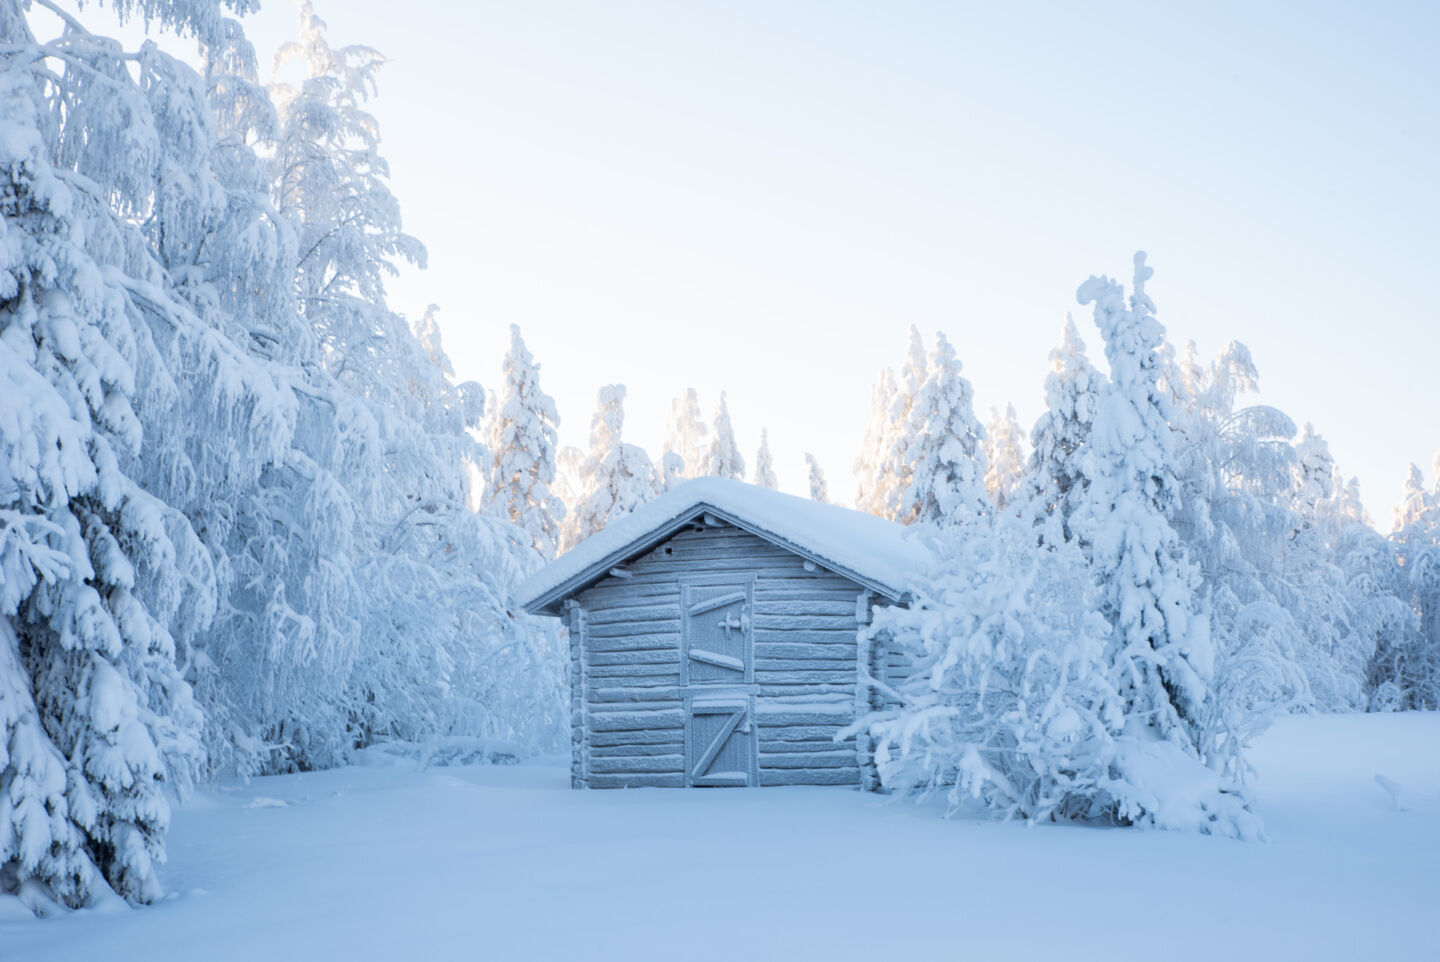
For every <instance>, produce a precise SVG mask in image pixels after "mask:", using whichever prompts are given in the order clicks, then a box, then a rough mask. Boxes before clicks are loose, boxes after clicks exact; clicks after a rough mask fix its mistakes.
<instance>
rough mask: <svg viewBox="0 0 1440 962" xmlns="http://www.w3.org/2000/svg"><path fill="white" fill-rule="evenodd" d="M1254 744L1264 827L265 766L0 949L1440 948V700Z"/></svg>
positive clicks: (704, 954) (18, 924)
mask: <svg viewBox="0 0 1440 962" xmlns="http://www.w3.org/2000/svg"><path fill="white" fill-rule="evenodd" d="M1253 759H1254V761H1255V764H1256V766H1257V767H1258V768H1259V769H1260V772H1261V775H1260V778H1259V780H1258V782H1257V786H1256V796H1257V800H1258V804H1259V807H1260V811H1261V814H1262V815H1263V816H1264V818H1265V820H1266V825H1267V830H1268V833H1269V836H1270V841H1269V842H1268V843H1242V842H1234V841H1226V840H1222V839H1215V838H1205V837H1197V836H1187V835H1178V834H1171V833H1165V832H1153V831H1152V832H1139V831H1128V830H1113V829H1091V828H1079V827H1075V826H1052V825H1045V826H1039V827H1035V828H1027V827H1025V826H1023V825H1017V824H993V823H988V822H978V821H967V820H964V819H952V820H948V821H946V820H943V819H940V818H937V817H936V815H935V812H934V811H933V810H932V809H927V808H919V807H916V806H914V805H910V804H905V803H899V804H897V803H894V802H890V801H886V800H883V799H880V798H878V797H876V796H872V795H864V794H861V793H859V792H853V791H845V790H839V789H826V788H788V789H766V790H756V791H724V790H714V791H700V790H697V791H688V792H686V791H675V790H664V789H645V790H636V791H614V792H599V791H596V792H572V791H570V790H569V789H568V780H567V775H566V772H565V770H564V768H563V767H562V766H561V765H559V764H555V763H551V764H526V765H520V766H513V767H465V768H449V769H436V768H431V769H429V770H426V771H417V770H416V769H415V768H414V767H413V766H412V765H408V764H407V765H403V766H398V767H388V768H387V767H371V768H363V767H354V768H346V769H341V770H338V771H329V772H319V773H313V774H306V775H292V776H283V777H274V778H262V779H257V780H255V781H253V782H251V783H250V784H249V785H246V786H244V787H242V788H237V789H234V790H220V791H213V792H207V793H205V794H202V795H200V796H199V797H197V798H196V799H194V800H192V801H191V802H190V803H189V804H188V805H186V806H185V807H184V808H182V809H180V810H179V811H178V812H177V813H176V815H175V819H174V826H173V829H172V831H171V834H170V864H169V866H168V867H167V868H166V870H165V871H164V873H163V876H162V877H163V879H164V881H165V884H166V886H167V887H168V889H169V890H170V891H171V892H172V893H173V894H172V896H171V898H170V899H168V900H167V901H165V902H162V903H160V904H158V905H156V906H153V907H150V908H146V909H141V910H133V911H132V910H129V909H127V908H125V907H124V906H123V905H121V906H118V907H113V906H112V907H110V908H107V909H101V910H89V911H83V912H77V913H73V914H69V915H66V916H62V917H57V918H51V919H47V920H37V919H34V918H31V917H29V914H28V913H27V912H25V910H24V909H22V908H21V907H20V906H19V904H18V903H17V901H16V900H14V899H0V959H4V960H5V962H24V960H45V962H63V960H70V959H75V960H93V959H125V960H129V959H135V960H144V962H159V960H167V959H183V960H187V962H193V960H195V959H205V960H212V962H223V960H229V959H236V960H245V962H256V960H264V962H279V960H288V959H306V960H326V959H419V960H425V962H439V960H446V959H459V958H482V959H504V960H510V959H545V960H564V959H575V960H588V959H608V958H616V959H622V958H623V959H627V960H632V962H635V960H645V959H662V958H686V959H726V960H729V962H736V960H742V959H797V960H798V959H812V958H814V959H899V958H903V957H906V956H909V957H913V958H926V959H928V958H940V957H942V956H943V957H953V958H961V957H965V958H994V959H1003V958H1021V957H1026V958H1065V959H1100V958H1103V959H1106V960H1107V962H1108V960H1115V959H1141V958H1144V959H1155V958H1164V959H1167V960H1172V962H1173V960H1179V959H1207V960H1209V959H1214V958H1226V959H1307V960H1313V959H1367V958H1437V957H1440V923H1437V921H1436V918H1437V916H1436V906H1437V905H1440V715H1437V714H1433V713H1430V714H1418V713H1416V714H1400V715H1345V716H1318V717H1307V718H1289V719H1286V720H1284V721H1282V722H1281V723H1280V724H1279V725H1277V726H1276V727H1275V728H1274V729H1273V730H1272V731H1271V732H1270V733H1268V734H1267V735H1266V736H1264V738H1263V739H1262V740H1261V741H1260V743H1259V744H1258V745H1257V746H1256V748H1255V751H1254V754H1253ZM1377 775H1380V776H1382V777H1383V779H1384V780H1385V781H1386V782H1387V783H1389V784H1391V785H1392V786H1398V790H1393V792H1394V793H1393V794H1392V790H1391V789H1386V788H1385V787H1383V786H1382V785H1381V784H1380V783H1379V781H1377V779H1376V776H1377ZM1397 801H1398V807H1397Z"/></svg>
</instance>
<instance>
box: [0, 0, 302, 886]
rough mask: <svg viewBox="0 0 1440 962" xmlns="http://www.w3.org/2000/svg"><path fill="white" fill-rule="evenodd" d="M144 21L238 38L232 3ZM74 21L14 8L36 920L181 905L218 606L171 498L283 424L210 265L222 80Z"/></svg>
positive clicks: (1, 368) (22, 787) (20, 433)
mask: <svg viewBox="0 0 1440 962" xmlns="http://www.w3.org/2000/svg"><path fill="white" fill-rule="evenodd" d="M120 12H121V13H122V15H128V14H130V13H133V12H140V11H134V10H132V9H128V8H122V9H121V11H120ZM143 12H144V13H145V15H146V16H147V17H150V18H152V19H153V20H154V21H156V22H158V23H159V24H160V25H162V26H166V27H171V28H176V29H179V30H182V31H184V32H187V33H191V34H194V35H195V36H197V37H198V38H199V39H200V40H201V41H202V42H203V43H208V44H214V43H216V42H218V39H219V25H220V23H221V18H220V16H219V5H218V4H213V3H194V4H167V3H156V4H149V5H147V6H146V8H145V10H144V11H143ZM60 16H61V18H62V20H63V21H64V35H63V36H62V37H61V38H59V39H57V40H55V41H50V42H39V41H37V40H36V38H35V36H34V34H33V32H32V30H31V26H30V22H29V20H28V19H27V15H26V12H22V11H21V10H20V9H19V8H18V7H16V6H15V5H9V6H7V7H5V8H3V9H0V35H3V40H4V42H5V44H6V45H7V50H6V52H5V54H4V55H3V60H0V101H3V103H4V110H3V116H4V117H5V118H6V122H7V123H6V126H7V129H6V133H5V136H4V137H0V169H3V170H4V171H5V175H4V176H5V185H4V190H3V196H0V204H3V206H4V208H5V210H4V218H3V227H0V250H3V252H4V265H3V268H0V382H3V384H4V385H6V386H5V387H4V389H3V390H0V396H4V397H6V398H9V399H18V400H23V402H24V403H21V404H6V405H0V448H3V450H4V456H3V457H0V464H3V465H4V467H0V615H3V626H0V675H3V678H0V722H3V730H0V891H5V892H15V891H19V892H20V893H21V895H22V898H24V899H25V900H26V901H27V903H28V904H30V905H31V906H32V907H34V908H35V909H36V910H37V911H43V910H44V906H45V905H47V904H49V903H51V902H52V901H59V902H62V903H64V904H67V905H80V904H84V903H86V902H88V901H90V900H92V899H94V898H96V897H97V896H99V895H100V894H101V893H102V892H103V891H104V890H105V889H106V887H107V885H108V887H110V888H112V889H113V890H114V891H115V892H117V893H119V894H120V895H122V896H124V897H125V898H127V899H129V900H131V901H135V902H144V901H149V900H151V899H153V898H154V897H155V896H156V895H158V894H159V886H158V882H157V880H156V876H155V865H156V863H157V862H159V861H162V860H163V857H164V844H163V836H164V831H165V828H166V824H167V822H168V818H169V804H168V801H167V798H166V794H165V793H166V791H167V789H171V788H179V789H183V788H184V787H185V786H186V785H187V784H188V782H189V779H190V778H191V777H192V775H193V774H194V772H195V770H196V769H197V767H198V766H199V764H200V761H201V758H202V752H201V750H200V740H199V734H200V714H199V712H198V711H197V710H196V708H195V705H194V701H193V699H192V697H191V691H190V688H189V686H188V685H187V684H186V683H185V681H184V678H183V676H182V675H183V670H184V669H183V665H184V664H185V663H189V662H191V660H192V657H193V655H194V650H193V648H192V645H193V643H194V641H195V638H196V635H197V634H198V633H199V632H201V631H202V630H204V629H205V627H206V625H207V624H208V621H209V618H210V617H211V615H212V614H213V613H214V611H215V606H216V603H217V593H216V589H217V579H216V574H215V569H214V566H213V564H212V563H211V558H210V556H209V554H208V552H207V551H206V547H205V544H204V543H203V542H202V540H201V538H200V537H199V536H197V534H196V530H195V528H194V526H193V525H192V524H191V521H190V519H189V518H187V517H186V515H185V513H184V512H183V511H182V510H180V509H179V508H177V507H176V506H175V505H174V504H172V503H168V502H167V500H165V498H170V499H172V500H174V501H176V502H184V501H185V500H186V499H187V498H190V497H192V496H193V495H195V494H196V492H197V489H198V488H199V487H200V486H201V485H203V484H205V483H206V481H207V480H208V479H209V478H211V477H212V476H217V475H219V474H223V472H225V471H227V470H231V469H234V470H236V471H237V472H238V473H239V474H240V475H241V476H242V477H243V476H244V475H245V473H246V468H245V467H244V463H245V462H246V461H254V462H257V463H258V462H260V461H261V460H263V458H264V456H265V455H266V454H267V453H268V452H270V451H273V450H274V448H275V445H276V444H277V442H278V443H279V444H281V445H283V438H284V434H285V430H286V425H285V423H284V415H285V409H284V405H283V404H279V403H276V398H275V396H274V392H273V391H272V390H270V386H269V385H268V382H267V380H266V378H265V377H264V376H263V375H262V374H260V373H259V372H258V371H257V370H256V368H255V367H254V366H253V365H250V364H248V363H246V360H245V358H244V355H243V353H242V352H241V351H240V350H238V349H237V348H236V346H235V345H234V344H233V343H232V342H231V341H230V340H229V339H228V336H227V335H228V334H229V333H231V332H233V331H234V327H233V326H232V325H227V324H226V323H225V320H226V319H225V318H223V317H222V316H220V315H219V314H218V313H217V312H216V293H215V290H214V289H213V287H211V286H209V285H208V283H207V273H208V272H209V271H210V270H212V269H213V268H212V263H211V261H210V259H209V257H208V256H207V257H201V255H200V250H201V248H202V247H203V241H204V239H205V238H206V237H207V236H215V235H216V234H217V233H223V230H224V228H223V223H222V221H223V217H222V215H223V212H224V210H225V208H226V202H225V195H224V193H223V191H222V189H221V188H220V186H219V185H218V184H217V183H216V181H215V179H214V178H213V177H212V176H210V174H209V172H208V171H206V170H205V169H204V167H203V162H204V160H205V159H206V158H208V157H209V155H210V152H211V149H212V147H213V146H214V131H213V129H212V128H211V127H210V125H209V122H208V117H207V111H206V109H205V103H204V99H203V87H202V86H201V84H200V82H199V80H198V78H197V77H196V76H195V75H194V72H193V71H190V70H189V68H187V67H184V66H183V65H181V64H178V63H176V62H175V61H173V60H170V59H169V58H168V57H165V56H164V55H163V54H161V53H160V52H159V51H158V49H157V48H155V47H154V46H153V45H150V44H147V45H146V46H145V47H143V48H142V49H141V51H140V52H139V53H127V52H125V51H124V50H123V49H122V48H121V47H120V45H119V44H117V43H115V42H114V41H112V40H110V39H108V38H104V37H99V36H95V35H93V34H91V33H89V32H88V31H86V29H85V28H84V26H83V25H82V24H81V23H80V22H78V21H77V20H75V19H74V18H72V17H68V16H67V15H64V14H60ZM234 434H241V435H248V436H247V437H246V438H245V439H243V440H242V441H241V443H239V444H234V443H232V442H231V440H230V436H231V435H234ZM157 495H158V496H157Z"/></svg>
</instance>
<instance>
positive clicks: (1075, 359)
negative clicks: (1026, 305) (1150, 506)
mask: <svg viewBox="0 0 1440 962" xmlns="http://www.w3.org/2000/svg"><path fill="white" fill-rule="evenodd" d="M1104 385H1105V375H1104V374H1102V373H1100V372H1099V371H1097V370H1096V369H1095V368H1094V366H1093V365H1091V363H1090V359H1089V358H1088V357H1087V356H1086V355H1085V342H1084V341H1082V340H1081V339H1080V333H1079V331H1077V330H1076V329H1075V321H1074V320H1073V319H1071V317H1070V315H1069V314H1066V315H1065V328H1064V331H1063V332H1062V334H1061V338H1060V344H1059V345H1058V346H1057V347H1055V348H1054V349H1053V350H1052V351H1051V352H1050V373H1049V374H1048V375H1046V377H1045V413H1044V414H1042V415H1040V418H1039V420H1037V421H1036V422H1035V427H1034V428H1033V429H1032V430H1031V432H1030V444H1031V452H1030V460H1029V463H1028V464H1027V466H1026V477H1027V478H1028V479H1029V489H1030V490H1029V498H1030V501H1031V509H1030V510H1031V515H1032V517H1033V518H1034V521H1035V525H1036V527H1037V528H1038V529H1039V530H1040V534H1041V538H1042V540H1044V541H1045V542H1046V543H1048V544H1058V543H1060V542H1061V541H1069V540H1071V536H1072V535H1071V531H1070V517H1071V515H1073V514H1074V513H1075V508H1076V505H1078V504H1079V503H1080V502H1081V501H1082V500H1083V499H1084V496H1085V484H1086V480H1085V472H1084V471H1083V470H1082V469H1081V467H1080V465H1079V464H1078V463H1077V461H1076V457H1075V452H1076V451H1078V450H1079V449H1080V447H1081V445H1083V444H1084V443H1085V441H1086V440H1087V439H1088V438H1089V437H1090V425H1091V422H1093V421H1094V420H1095V412H1096V411H1097V410H1098V409H1099V406H1100V394H1101V391H1102V390H1103V389H1104Z"/></svg>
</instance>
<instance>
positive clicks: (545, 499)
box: [489, 324, 565, 558]
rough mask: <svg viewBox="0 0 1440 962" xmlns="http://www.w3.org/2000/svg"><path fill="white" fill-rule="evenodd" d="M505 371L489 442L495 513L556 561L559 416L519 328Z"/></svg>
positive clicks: (560, 512)
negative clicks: (554, 488)
mask: <svg viewBox="0 0 1440 962" xmlns="http://www.w3.org/2000/svg"><path fill="white" fill-rule="evenodd" d="M504 372H505V388H504V393H502V394H501V395H500V410H499V413H498V415H497V416H496V418H495V422H494V424H495V427H494V431H495V433H494V434H493V435H492V436H491V438H490V452H491V456H492V458H493V461H494V468H493V469H492V473H491V482H490V495H489V496H490V506H491V507H490V510H491V511H492V512H493V513H495V514H496V515H497V516H499V517H502V518H506V519H508V520H509V521H510V523H511V524H513V525H515V526H516V527H518V528H519V529H520V530H522V531H524V532H525V534H526V536H528V537H529V539H530V543H531V544H532V545H533V546H534V548H535V550H536V551H538V552H540V555H541V556H542V557H545V558H553V557H554V556H555V549H556V547H557V545H558V544H559V540H560V523H561V521H562V520H564V517H565V505H563V504H561V503H560V499H559V498H557V497H555V496H554V495H553V494H551V493H550V485H551V484H553V483H554V481H555V451H556V447H557V443H556V438H557V433H556V428H557V427H558V426H559V424H560V415H559V413H558V412H557V411H556V410H555V401H554V400H553V399H552V398H551V397H550V395H548V394H546V393H545V392H544V391H543V390H541V388H540V366H539V365H538V364H536V363H535V359H534V358H533V357H532V356H531V355H530V351H529V350H527V349H526V347H525V341H524V340H523V339H522V338H521V337H520V328H519V327H517V326H515V325H514V324H512V325H510V350H509V351H508V352H506V354H505V366H504Z"/></svg>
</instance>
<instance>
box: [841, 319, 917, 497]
mask: <svg viewBox="0 0 1440 962" xmlns="http://www.w3.org/2000/svg"><path fill="white" fill-rule="evenodd" d="M909 337H910V339H909V347H908V348H907V351H906V356H905V363H904V364H903V365H902V366H901V368H900V376H899V379H898V380H896V377H895V375H894V373H893V372H891V371H890V370H889V369H888V368H887V369H885V370H883V371H881V372H880V383H879V384H877V385H876V386H875V388H873V389H872V390H871V393H870V402H871V412H870V424H869V426H868V427H867V429H866V433H865V441H864V444H863V445H862V447H861V450H860V456H859V457H858V458H857V459H856V461H855V464H854V470H855V477H856V480H857V482H858V487H857V491H856V501H855V503H856V505H857V506H858V507H859V508H860V510H862V511H868V512H869V513H871V514H876V515H879V516H881V517H884V518H890V519H891V520H892V521H898V520H900V519H899V518H898V517H897V516H896V515H895V510H896V505H897V504H898V503H899V500H900V499H901V494H902V490H903V488H904V486H905V483H906V478H907V477H908V475H906V473H905V472H906V471H907V470H908V467H909V461H908V460H907V459H908V457H909V452H908V446H909V442H910V440H911V439H910V436H909V434H908V430H909V422H910V414H911V409H912V408H913V407H914V404H915V396H916V395H917V394H918V393H919V391H920V387H921V385H922V384H924V383H925V378H926V375H927V372H928V370H929V368H928V361H927V359H926V356H925V345H924V342H923V341H922V340H921V339H920V331H919V330H918V329H917V328H915V327H914V326H911V328H910V335H909Z"/></svg>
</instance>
